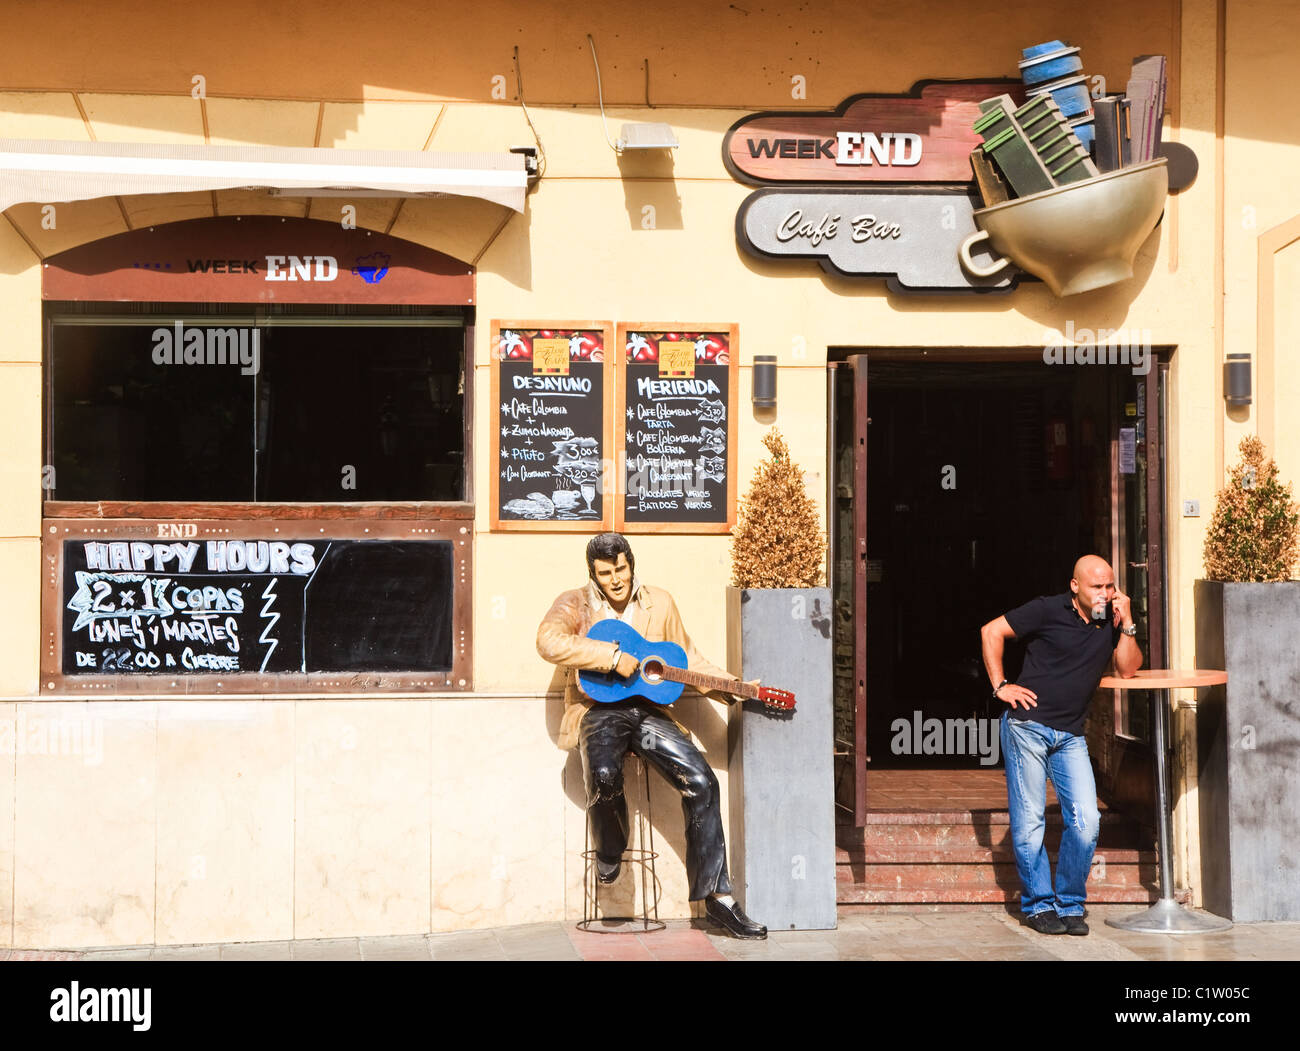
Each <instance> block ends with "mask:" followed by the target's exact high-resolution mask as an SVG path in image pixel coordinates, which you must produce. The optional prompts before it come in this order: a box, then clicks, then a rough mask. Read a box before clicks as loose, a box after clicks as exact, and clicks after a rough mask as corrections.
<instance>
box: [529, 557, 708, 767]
mask: <svg viewBox="0 0 1300 1051" xmlns="http://www.w3.org/2000/svg"><path fill="white" fill-rule="evenodd" d="M631 601H632V602H633V603H635V607H636V608H635V609H634V611H633V613H632V619H631V620H630V621H629V625H630V626H631V627H632V628H634V629H635V630H636V631H637V632H639V633H640V635H641V636H642V638H644V639H646V640H648V641H650V642H675V643H677V645H679V646H680V647H681V648H682V649H684V650H685V651H686V662H687V666H688V667H689V668H690V670H691V671H695V672H700V673H701V674H704V675H716V676H719V677H721V678H724V679H730V678H732V676H731V675H729V674H728V673H727V672H726V671H725V670H724V669H722V668H719V667H718V666H717V665H716V664H711V663H709V662H708V661H707V660H705V659H704V657H702V656H701V655H700V652H699V650H697V649H696V648H695V646H694V644H693V643H692V642H691V639H690V636H689V635H687V634H686V629H685V628H684V627H682V618H681V615H680V614H679V613H678V612H677V603H675V602H674V601H673V597H672V595H670V594H668V592H666V591H665V590H664V589H663V588H655V587H650V586H649V585H647V584H641V585H640V586H639V587H638V588H637V590H636V592H635V593H634V594H633V596H632V600H631ZM605 609H606V603H605V597H604V595H603V594H602V593H601V591H600V588H599V587H597V585H596V584H595V582H594V581H588V582H587V586H586V587H583V588H575V589H574V590H572V591H566V592H564V593H563V594H561V595H560V596H559V598H557V599H556V600H555V602H554V603H553V604H552V605H551V608H550V611H549V612H548V613H547V614H546V616H545V617H543V618H542V623H541V625H540V626H539V627H538V629H537V652H538V653H540V654H541V655H542V656H543V657H544V658H546V660H548V661H550V662H551V663H552V664H559V665H562V666H564V667H567V668H568V674H567V676H566V677H565V686H564V718H563V719H562V720H561V722H560V735H559V739H558V741H557V742H556V743H557V744H559V746H560V747H561V748H565V749H568V748H576V747H577V745H578V724H579V723H581V722H582V717H583V716H584V715H585V714H586V712H587V709H588V708H589V707H590V706H591V705H592V704H593V703H594V702H593V701H592V700H591V699H590V698H589V697H587V696H586V695H585V694H584V693H583V692H582V689H581V687H579V685H578V670H579V669H584V668H585V669H587V670H589V671H611V670H612V669H613V666H614V652H615V650H614V644H613V643H612V642H601V641H600V640H598V639H589V638H587V637H586V635H587V629H588V628H590V627H591V625H592V624H593V623H594V622H595V621H596V620H598V619H600V617H601V616H602V615H603V613H604V610H605ZM687 689H690V687H687ZM709 696H713V697H716V698H718V699H720V700H730V698H729V697H728V696H727V695H726V694H721V693H718V694H709ZM665 710H666V711H667V713H668V715H669V716H670V717H671V716H672V715H673V710H672V709H671V708H668V709H665ZM673 721H674V722H676V721H677V720H676V719H675V718H674V719H673ZM678 725H680V724H678Z"/></svg>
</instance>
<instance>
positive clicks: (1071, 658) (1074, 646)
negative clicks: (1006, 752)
mask: <svg viewBox="0 0 1300 1051" xmlns="http://www.w3.org/2000/svg"><path fill="white" fill-rule="evenodd" d="M1007 623H1008V624H1010V625H1011V630H1012V631H1014V632H1015V633H1016V639H1017V640H1018V641H1020V642H1025V643H1027V646H1026V648H1025V663H1024V667H1023V668H1022V669H1021V671H1020V677H1019V678H1018V679H1016V685H1017V686H1023V687H1024V688H1025V689H1027V690H1033V691H1034V693H1036V694H1037V695H1038V707H1037V708H1030V709H1029V710H1028V711H1026V710H1025V709H1024V708H1021V707H1015V708H1012V709H1011V717H1012V718H1013V719H1028V720H1031V721H1033V722H1036V723H1042V724H1043V725H1044V726H1050V727H1052V728H1053V729H1054V730H1064V731H1065V732H1066V733H1072V734H1081V733H1083V722H1084V719H1085V717H1086V716H1087V714H1088V704H1089V703H1090V702H1091V701H1092V695H1093V693H1094V692H1095V691H1096V689H1097V684H1098V683H1099V682H1101V677H1102V675H1104V674H1105V673H1106V668H1107V666H1108V665H1109V664H1110V659H1111V655H1112V654H1113V653H1114V652H1115V647H1116V646H1117V645H1118V644H1119V637H1120V630H1119V628H1117V627H1115V625H1114V624H1113V622H1112V621H1110V620H1101V621H1094V620H1084V619H1083V618H1082V617H1080V616H1079V611H1078V610H1077V609H1075V607H1074V601H1073V596H1072V595H1071V594H1070V593H1069V592H1068V591H1067V592H1066V593H1065V594H1064V595H1044V596H1043V597H1042V598H1036V599H1031V600H1030V601H1028V602H1026V603H1025V604H1024V605H1023V606H1017V607H1016V608H1015V609H1013V610H1012V611H1011V612H1010V613H1008V614H1007Z"/></svg>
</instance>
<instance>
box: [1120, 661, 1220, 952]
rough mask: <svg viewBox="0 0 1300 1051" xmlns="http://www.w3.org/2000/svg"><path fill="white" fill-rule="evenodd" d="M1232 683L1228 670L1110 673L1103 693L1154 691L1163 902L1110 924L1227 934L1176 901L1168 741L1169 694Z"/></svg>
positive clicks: (1164, 931) (1146, 929) (1136, 928)
mask: <svg viewBox="0 0 1300 1051" xmlns="http://www.w3.org/2000/svg"><path fill="white" fill-rule="evenodd" d="M1227 681H1228V673H1227V672H1226V671H1211V670H1208V669H1205V668H1195V669H1192V670H1190V671H1172V670H1170V669H1167V668H1142V669H1140V670H1139V671H1138V672H1137V674H1135V675H1133V676H1131V677H1130V678H1127V679H1124V678H1121V677H1120V676H1118V675H1107V676H1105V677H1104V678H1103V679H1102V680H1101V688H1102V689H1103V690H1151V691H1153V692H1154V693H1155V696H1154V697H1153V699H1152V702H1151V704H1152V707H1153V708H1154V709H1155V718H1154V719H1153V723H1154V726H1155V734H1154V740H1153V742H1152V744H1153V748H1154V751H1155V753H1156V818H1157V820H1158V821H1159V825H1158V830H1157V835H1158V842H1159V848H1160V900H1159V901H1157V902H1156V903H1155V904H1154V905H1152V906H1151V908H1149V909H1146V910H1144V911H1142V912H1134V913H1130V914H1129V915H1127V916H1121V917H1119V918H1118V919H1108V920H1107V921H1106V924H1107V926H1110V927H1118V928H1120V929H1121V930H1125V931H1141V932H1143V933H1145V934H1206V933H1208V932H1210V931H1226V930H1227V929H1228V928H1229V927H1231V926H1232V921H1231V920H1225V919H1223V918H1222V917H1221V916H1213V915H1211V914H1210V913H1208V912H1200V911H1196V910H1193V909H1187V908H1184V907H1183V906H1182V905H1179V904H1178V902H1176V901H1175V900H1174V866H1173V859H1172V858H1171V857H1170V847H1169V842H1170V839H1171V835H1170V820H1171V813H1170V799H1169V787H1168V781H1167V779H1166V778H1167V769H1166V758H1165V751H1166V742H1167V741H1168V739H1169V733H1168V720H1169V691H1170V690H1177V689H1185V688H1189V687H1191V688H1194V687H1200V686H1218V685H1221V684H1222V683H1226V682H1227Z"/></svg>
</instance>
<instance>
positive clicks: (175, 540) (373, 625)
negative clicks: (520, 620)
mask: <svg viewBox="0 0 1300 1051" xmlns="http://www.w3.org/2000/svg"><path fill="white" fill-rule="evenodd" d="M242 525H243V528H238V529H235V528H232V527H231V526H230V525H226V524H221V525H216V524H212V523H205V524H204V525H203V526H202V527H200V526H199V524H197V523H192V524H187V525H184V526H182V525H176V526H173V527H171V528H170V529H166V528H164V529H160V530H159V531H158V532H159V533H160V534H161V535H157V536H155V535H150V534H148V533H143V534H142V531H141V529H140V523H131V524H130V525H122V526H119V528H117V529H116V530H111V529H102V528H91V527H85V528H76V529H73V528H67V529H64V530H63V531H62V532H64V533H65V534H66V533H71V532H80V533H82V534H83V535H81V536H78V537H76V538H75V539H72V538H66V537H61V538H60V539H58V540H57V541H54V540H52V541H50V542H47V546H46V552H47V556H48V557H50V558H51V561H53V562H55V563H56V564H57V566H58V572H56V573H55V574H53V575H52V577H51V580H50V582H49V586H50V587H51V590H52V591H53V592H55V594H56V595H57V602H56V603H52V604H51V605H53V606H54V608H53V609H51V610H47V625H48V627H49V630H50V633H51V635H53V636H56V637H57V639H58V641H59V647H58V658H57V669H55V668H53V667H52V668H51V669H49V670H50V671H51V672H54V671H55V670H57V673H58V674H59V675H60V676H61V677H62V678H63V680H64V683H65V685H66V684H68V683H75V682H81V681H83V680H86V679H90V678H95V679H103V678H104V677H110V678H112V679H113V680H115V681H117V682H119V683H121V684H122V688H126V689H131V688H132V687H131V686H130V685H127V684H126V683H125V682H124V680H127V679H129V680H131V681H132V682H133V683H134V682H136V681H141V680H163V679H165V680H166V681H167V682H169V683H171V684H173V685H178V684H180V683H182V682H183V681H186V682H187V681H189V680H193V679H195V678H204V677H216V678H217V679H218V680H220V681H221V683H222V685H223V687H224V686H226V685H227V684H228V685H230V686H231V687H233V688H234V689H235V690H236V691H238V690H239V688H240V684H241V680H247V679H248V678H250V677H251V678H254V679H257V680H258V683H257V684H256V685H254V684H252V683H249V682H246V681H245V682H243V683H242V685H243V687H244V688H245V689H253V688H266V686H267V684H268V683H269V684H270V685H271V686H272V688H274V687H275V686H276V685H277V684H279V683H282V682H283V680H284V677H285V676H290V677H294V678H296V679H301V680H304V681H310V680H313V679H315V680H320V679H324V678H327V677H331V676H334V677H338V678H337V681H336V682H334V683H331V685H337V686H347V685H359V684H364V685H367V686H373V685H390V686H395V687H396V686H402V685H406V686H410V685H413V684H415V683H416V682H418V683H419V684H420V685H425V686H429V687H438V688H443V689H445V688H448V687H455V688H464V685H466V684H463V683H462V682H461V676H462V675H464V674H465V673H466V672H467V669H468V656H469V654H468V648H467V646H466V645H465V642H466V629H467V623H466V621H467V615H468V589H467V587H466V584H467V572H466V570H467V559H468V554H467V552H468V547H467V545H466V544H464V543H462V541H463V539H464V538H463V537H462V536H460V535H458V534H457V533H456V532H455V531H454V530H453V529H452V528H451V527H448V528H446V529H445V530H444V532H446V533H447V534H448V535H447V536H446V537H445V538H428V539H423V538H422V539H392V538H388V537H373V538H370V537H365V536H363V537H356V536H342V537H339V536H329V535H324V536H322V535H321V534H322V533H324V532H325V530H324V529H323V528H322V527H319V526H317V527H316V528H315V529H314V530H311V529H310V526H309V525H302V524H299V528H298V529H296V530H295V529H286V528H285V527H284V526H283V525H281V526H279V527H277V526H276V525H274V524H268V523H245V524H242ZM352 525H353V523H347V524H346V526H345V527H344V528H343V530H341V531H344V532H348V531H352V532H363V533H370V532H371V529H370V528H364V527H363V529H361V530H356V529H353V530H348V529H347V526H352ZM259 529H260V530H261V531H260V532H259ZM375 529H376V531H377V532H388V533H398V534H401V533H402V532H405V533H406V534H408V535H409V534H413V533H423V534H426V535H427V534H430V533H433V532H435V530H434V529H431V528H429V527H428V526H427V525H426V524H424V523H421V525H420V526H419V527H416V528H412V527H411V526H410V525H409V524H407V525H405V526H399V525H395V524H392V523H385V524H384V525H383V526H376V527H375ZM308 530H310V531H311V532H314V533H315V534H316V535H315V536H308V535H302V534H304V533H307V532H308ZM331 531H332V530H331ZM86 533H90V534H98V535H91V536H87V535H85V534H86ZM295 533H296V534H298V535H294V534H295ZM104 534H108V535H104ZM458 591H464V592H466V594H465V595H464V596H461V595H458V594H457V592H458ZM52 597H53V596H52ZM385 676H388V677H389V679H390V680H391V681H387V682H385V681H384V677H385ZM393 676H397V678H393ZM47 685H49V686H53V685H54V684H53V683H49V684H47ZM149 688H154V689H157V688H161V686H160V685H159V683H157V682H155V683H153V685H152V687H149Z"/></svg>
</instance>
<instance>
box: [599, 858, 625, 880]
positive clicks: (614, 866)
mask: <svg viewBox="0 0 1300 1051" xmlns="http://www.w3.org/2000/svg"><path fill="white" fill-rule="evenodd" d="M622 867H623V860H622V859H621V858H615V859H614V860H613V861H605V860H603V859H602V858H600V857H599V856H597V858H596V878H597V879H598V880H600V882H601V883H613V882H614V881H615V880H616V879H618V870H619V869H620V868H622Z"/></svg>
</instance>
